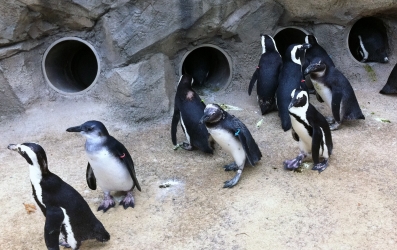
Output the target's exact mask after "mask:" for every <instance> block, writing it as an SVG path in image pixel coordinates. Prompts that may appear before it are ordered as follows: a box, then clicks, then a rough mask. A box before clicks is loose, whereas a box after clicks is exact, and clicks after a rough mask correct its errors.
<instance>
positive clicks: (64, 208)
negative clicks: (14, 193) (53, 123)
mask: <svg viewBox="0 0 397 250" xmlns="http://www.w3.org/2000/svg"><path fill="white" fill-rule="evenodd" d="M8 149H10V150H13V151H16V152H18V153H19V154H20V155H21V156H22V157H23V158H25V160H26V161H27V162H28V164H29V176H30V182H31V184H32V190H33V192H32V194H33V198H34V200H35V201H36V203H37V205H38V206H39V207H40V210H41V211H42V212H43V214H44V216H45V218H46V219H45V225H44V240H45V244H46V246H47V248H48V249H59V244H60V243H59V236H60V235H62V237H63V238H64V239H65V241H66V242H65V243H61V245H62V246H67V247H71V248H72V249H78V248H79V247H80V245H81V242H82V241H84V240H89V239H96V240H97V241H100V242H105V241H108V240H109V239H110V235H109V233H108V232H107V231H106V229H105V227H104V226H103V225H102V223H101V222H100V221H99V220H98V219H97V218H96V217H95V215H94V214H93V213H92V211H91V209H90V207H89V206H88V204H87V202H86V201H85V200H84V198H83V197H82V196H81V195H80V194H79V193H78V192H77V191H76V190H75V189H74V188H73V187H72V186H70V185H69V184H67V183H66V182H64V181H63V180H62V179H61V178H60V177H59V176H57V175H56V174H53V173H52V172H51V171H50V170H49V169H48V163H47V156H46V153H45V151H44V149H43V148H42V147H41V146H40V145H39V144H36V143H22V144H10V145H8Z"/></svg>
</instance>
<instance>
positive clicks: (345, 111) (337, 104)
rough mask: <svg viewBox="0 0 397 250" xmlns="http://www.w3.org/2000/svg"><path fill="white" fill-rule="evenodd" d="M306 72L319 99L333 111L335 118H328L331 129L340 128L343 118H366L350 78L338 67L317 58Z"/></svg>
mask: <svg viewBox="0 0 397 250" xmlns="http://www.w3.org/2000/svg"><path fill="white" fill-rule="evenodd" d="M304 74H305V75H308V74H310V78H311V80H312V82H313V85H314V88H315V89H316V92H317V94H318V95H319V96H320V97H321V98H318V99H319V101H320V102H322V101H324V102H325V103H326V104H327V106H328V107H329V108H330V109H331V111H332V115H333V118H329V119H327V120H328V123H330V127H331V130H336V129H338V128H339V126H340V124H341V123H342V121H343V120H356V119H365V117H364V115H363V113H362V112H361V109H360V106H359V104H358V102H357V98H356V95H355V94H354V90H353V88H352V86H351V85H350V82H349V80H347V78H346V77H345V76H344V75H343V74H342V73H341V72H340V71H339V70H338V69H337V68H335V67H332V66H329V65H327V64H326V63H324V62H323V61H322V60H321V59H320V58H315V59H313V61H312V63H311V64H310V65H309V66H308V67H307V68H306V70H305V72H304Z"/></svg>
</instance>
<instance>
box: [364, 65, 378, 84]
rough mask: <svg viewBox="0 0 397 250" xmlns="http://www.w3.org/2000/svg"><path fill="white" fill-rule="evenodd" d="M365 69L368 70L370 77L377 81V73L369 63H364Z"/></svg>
mask: <svg viewBox="0 0 397 250" xmlns="http://www.w3.org/2000/svg"><path fill="white" fill-rule="evenodd" d="M364 69H365V71H367V73H368V77H369V78H370V79H371V80H372V81H373V82H376V73H375V71H374V70H373V69H372V67H371V66H369V65H368V64H365V65H364Z"/></svg>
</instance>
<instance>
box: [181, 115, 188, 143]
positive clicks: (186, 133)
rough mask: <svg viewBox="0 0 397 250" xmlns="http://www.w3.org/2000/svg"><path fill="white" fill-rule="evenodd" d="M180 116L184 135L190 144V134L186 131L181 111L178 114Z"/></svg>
mask: <svg viewBox="0 0 397 250" xmlns="http://www.w3.org/2000/svg"><path fill="white" fill-rule="evenodd" d="M180 116H181V124H182V127H183V130H184V131H185V135H186V139H187V142H188V143H189V144H190V135H189V133H188V132H187V129H186V126H185V123H184V122H183V119H182V113H181V114H180Z"/></svg>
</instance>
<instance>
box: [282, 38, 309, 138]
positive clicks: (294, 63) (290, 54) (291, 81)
mask: <svg viewBox="0 0 397 250" xmlns="http://www.w3.org/2000/svg"><path fill="white" fill-rule="evenodd" d="M301 48H302V45H299V44H291V45H290V46H288V48H287V50H286V52H285V56H284V57H283V66H282V67H281V71H280V76H279V83H278V88H277V108H278V115H279V116H280V119H281V127H282V128H283V130H284V131H287V130H289V129H290V128H291V118H290V116H289V112H288V106H289V104H290V102H291V92H292V90H294V89H297V88H302V89H305V90H306V89H307V87H306V84H305V81H302V80H303V79H302V69H301V67H302V66H301V60H300V59H301V58H302V57H303V56H304V50H302V49H301Z"/></svg>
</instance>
